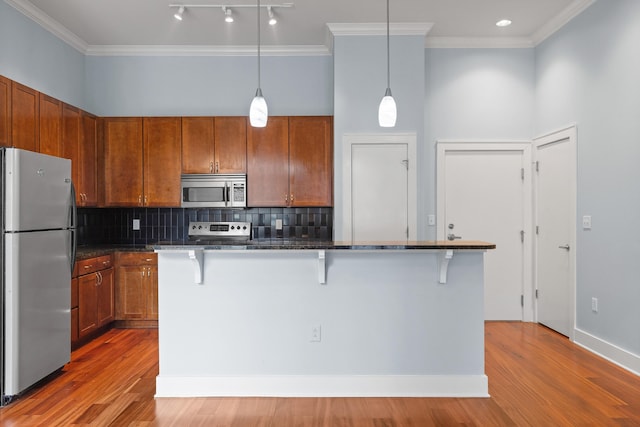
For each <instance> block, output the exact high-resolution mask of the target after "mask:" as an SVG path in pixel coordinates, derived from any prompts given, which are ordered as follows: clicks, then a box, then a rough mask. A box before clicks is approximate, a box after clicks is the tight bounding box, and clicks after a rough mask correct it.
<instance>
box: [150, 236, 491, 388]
mask: <svg viewBox="0 0 640 427" xmlns="http://www.w3.org/2000/svg"><path fill="white" fill-rule="evenodd" d="M154 248H155V250H156V252H157V253H158V268H159V272H158V275H159V353H160V354H159V360H160V371H159V375H158V377H157V379H156V396H157V397H180V396H468V397H471V396H473V397H486V396H488V383H487V377H486V375H485V373H484V314H483V305H484V304H483V255H484V252H485V251H486V250H490V249H493V248H495V245H493V244H490V243H484V242H460V241H458V242H455V243H453V242H410V243H407V242H398V243H394V242H384V243H376V242H371V243H359V244H353V243H339V242H328V243H327V242H313V241H308V242H299V241H276V240H274V241H267V242H250V243H248V244H235V245H233V244H232V245H207V244H203V243H198V242H194V243H192V244H189V245H162V244H158V245H156V246H155V247H154Z"/></svg>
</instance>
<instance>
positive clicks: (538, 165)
mask: <svg viewBox="0 0 640 427" xmlns="http://www.w3.org/2000/svg"><path fill="white" fill-rule="evenodd" d="M536 172H540V162H538V161H536Z"/></svg>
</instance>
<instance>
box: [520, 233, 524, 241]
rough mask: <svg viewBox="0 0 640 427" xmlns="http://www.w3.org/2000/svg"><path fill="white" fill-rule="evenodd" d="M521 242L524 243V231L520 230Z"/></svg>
mask: <svg viewBox="0 0 640 427" xmlns="http://www.w3.org/2000/svg"><path fill="white" fill-rule="evenodd" d="M520 241H521V242H522V243H524V230H520Z"/></svg>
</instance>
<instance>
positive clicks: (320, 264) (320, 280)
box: [318, 251, 327, 285]
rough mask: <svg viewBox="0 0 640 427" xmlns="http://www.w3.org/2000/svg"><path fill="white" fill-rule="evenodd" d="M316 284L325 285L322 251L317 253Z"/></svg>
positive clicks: (324, 262)
mask: <svg viewBox="0 0 640 427" xmlns="http://www.w3.org/2000/svg"><path fill="white" fill-rule="evenodd" d="M318 283H320V284H321V285H324V284H326V283H327V269H326V259H325V252H324V251H318Z"/></svg>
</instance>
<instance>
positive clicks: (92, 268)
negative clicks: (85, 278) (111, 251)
mask: <svg viewBox="0 0 640 427" xmlns="http://www.w3.org/2000/svg"><path fill="white" fill-rule="evenodd" d="M112 266H113V257H112V256H111V255H103V256H99V257H96V258H87V259H83V260H80V261H78V262H76V267H77V269H78V275H80V276H82V275H84V274H89V273H95V272H96V271H100V270H105V269H107V268H110V267H112Z"/></svg>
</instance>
